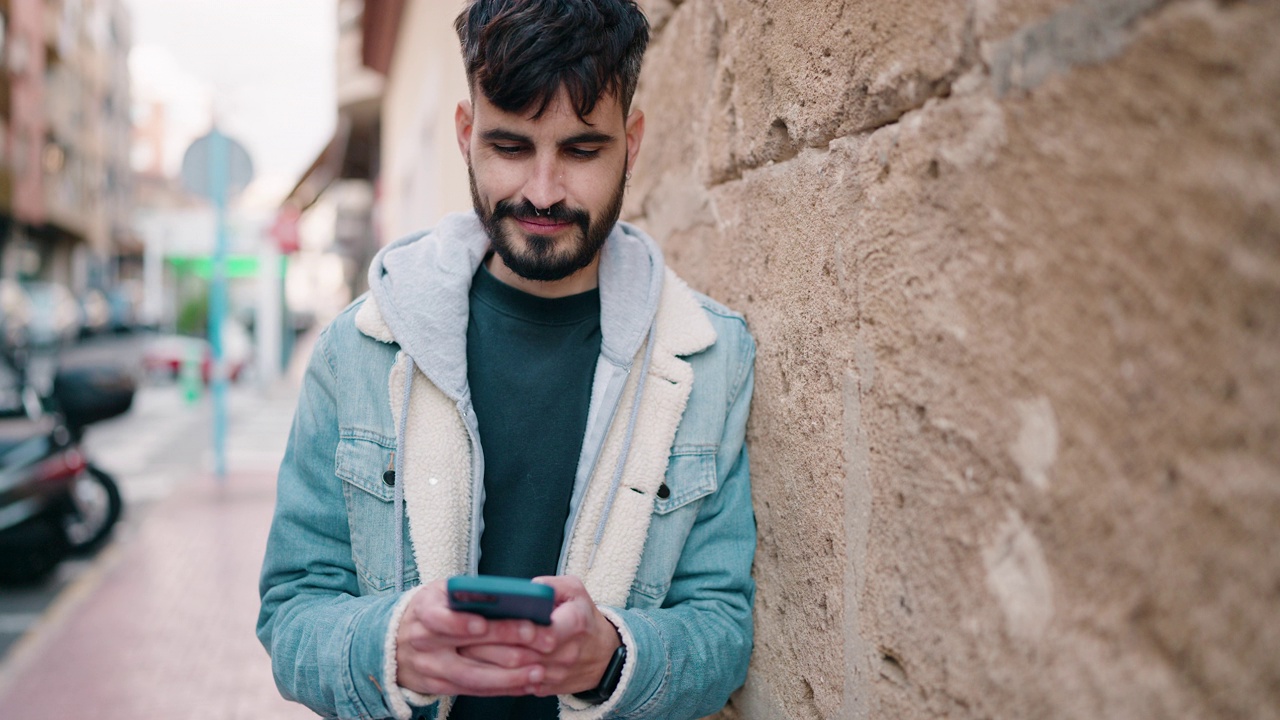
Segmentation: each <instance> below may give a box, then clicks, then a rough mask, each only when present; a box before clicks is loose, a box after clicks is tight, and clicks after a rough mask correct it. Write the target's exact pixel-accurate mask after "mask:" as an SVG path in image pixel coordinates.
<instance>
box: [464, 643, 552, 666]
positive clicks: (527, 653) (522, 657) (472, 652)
mask: <svg viewBox="0 0 1280 720" xmlns="http://www.w3.org/2000/svg"><path fill="white" fill-rule="evenodd" d="M458 654H459V655H461V656H463V657H466V658H470V659H472V660H477V661H479V662H485V663H489V664H491V665H497V666H498V667H504V668H510V669H515V668H520V667H525V666H529V665H536V664H539V663H542V662H544V661H545V660H546V656H545V655H543V654H542V653H540V652H538V651H537V650H533V649H531V648H528V647H523V646H519V645H468V646H467V647H463V648H458Z"/></svg>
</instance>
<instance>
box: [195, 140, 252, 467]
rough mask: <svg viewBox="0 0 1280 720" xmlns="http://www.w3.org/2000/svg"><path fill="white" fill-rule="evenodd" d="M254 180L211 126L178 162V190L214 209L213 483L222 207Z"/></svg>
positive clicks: (218, 437)
mask: <svg viewBox="0 0 1280 720" xmlns="http://www.w3.org/2000/svg"><path fill="white" fill-rule="evenodd" d="M252 179H253V161H252V160H251V159H250V158H249V152H248V151H247V150H245V149H244V146H243V145H241V144H240V143H238V142H236V141H235V140H232V139H231V138H229V137H227V136H226V135H224V134H223V133H222V132H221V131H219V130H218V127H217V125H216V124H215V125H214V126H213V129H211V130H210V131H209V132H208V134H206V135H204V136H203V137H199V138H196V140H195V141H194V142H192V143H191V146H190V147H188V148H187V152H186V153H185V154H184V155H183V156H182V184H183V185H184V186H185V187H186V188H187V190H190V191H191V192H193V193H195V194H196V195H199V196H201V197H204V198H205V199H207V200H208V201H209V202H210V203H212V205H213V211H214V216H215V218H216V222H217V234H216V240H215V242H214V250H213V272H212V282H211V283H210V284H209V345H210V347H211V349H212V350H213V372H212V386H213V458H214V473H215V474H216V475H217V477H218V480H219V481H222V480H225V478H226V476H227V448H226V444H227V367H226V362H225V361H224V359H223V348H222V322H223V319H224V318H225V317H226V314H227V203H228V201H229V200H230V199H231V198H232V197H234V196H235V195H237V194H238V193H239V192H240V191H241V190H244V189H245V187H246V186H247V185H248V184H249V182H250V181H251V180H252Z"/></svg>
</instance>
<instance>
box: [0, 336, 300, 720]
mask: <svg viewBox="0 0 1280 720" xmlns="http://www.w3.org/2000/svg"><path fill="white" fill-rule="evenodd" d="M308 349H309V348H304V351H303V352H300V353H299V355H300V356H301V357H300V358H299V360H300V361H305V358H306V355H307V352H305V350H308ZM299 375H300V373H299V372H298V371H297V370H295V371H294V372H293V373H291V376H290V377H289V378H288V379H287V380H286V381H285V382H284V383H282V384H281V386H280V387H276V388H271V389H268V390H267V391H266V392H258V391H254V390H252V389H250V388H241V389H240V390H239V391H238V392H237V393H236V394H234V395H233V397H232V399H231V400H232V401H231V408H230V410H231V424H230V428H229V434H228V438H227V442H228V467H229V468H230V473H229V475H228V477H227V478H226V481H225V482H224V483H221V484H219V483H218V482H217V481H216V480H215V479H214V478H213V477H211V476H210V475H209V474H208V472H207V469H201V466H202V465H207V458H205V459H204V460H205V461H204V462H202V460H201V459H200V458H194V457H193V458H191V459H190V463H189V464H187V465H186V466H185V467H186V468H187V469H186V470H185V471H178V470H177V468H179V467H182V466H180V465H173V464H168V465H160V466H158V467H164V468H165V469H166V470H167V471H168V472H178V474H179V475H180V477H178V478H176V480H175V482H174V483H173V490H172V492H171V493H170V494H168V495H167V496H166V497H164V498H163V499H162V500H159V501H158V502H156V503H155V504H154V506H152V507H151V508H150V509H149V510H148V511H147V512H146V514H145V515H144V516H143V517H142V519H141V521H140V524H139V526H138V527H137V528H136V531H134V532H131V533H121V534H119V535H122V536H121V537H117V540H116V541H115V542H114V543H113V544H112V545H110V546H108V547H107V548H106V549H105V550H104V551H103V552H102V553H101V554H99V556H98V557H97V558H96V559H95V561H94V564H93V566H92V568H91V569H90V570H89V571H88V572H86V573H84V574H83V575H82V576H81V577H79V578H78V579H77V580H76V581H75V582H74V583H73V584H72V585H71V586H70V587H69V588H68V589H66V590H65V591H63V593H62V595H61V596H59V598H58V599H57V601H55V603H54V605H53V606H52V607H51V608H50V609H49V610H48V611H47V612H46V613H45V614H44V616H43V617H42V618H41V620H40V621H39V622H38V623H37V625H36V626H35V627H34V628H33V629H32V630H31V631H29V632H28V633H27V635H26V636H24V637H23V639H22V640H20V641H19V643H18V644H17V645H16V646H15V647H14V649H13V651H12V652H11V653H10V654H9V655H8V657H7V658H6V659H5V661H4V663H3V665H0V720H63V719H66V720H250V719H252V720H301V719H302V718H313V717H315V715H314V714H313V713H311V712H310V711H309V710H307V709H306V708H304V707H303V706H301V705H297V704H294V703H290V702H288V701H286V700H284V699H283V698H281V697H280V695H279V693H278V692H277V691H276V688H275V684H274V682H273V681H272V678H271V667H270V660H269V658H268V657H267V654H266V651H264V650H263V648H262V646H261V645H260V644H259V643H258V639H257V637H256V636H255V635H254V632H253V629H254V623H255V621H256V619H257V612H258V595H257V580H258V570H259V567H260V565H261V562H262V553H263V549H264V547H265V545H266V537H267V530H268V527H269V525H270V520H271V512H272V509H273V507H274V502H275V467H276V465H278V463H279V458H280V453H281V452H282V451H283V444H284V438H285V436H286V435H287V432H288V425H289V422H288V420H289V415H290V414H291V411H292V406H293V402H294V401H293V398H294V397H295V392H296V387H297V384H298V379H299ZM201 432H202V433H203V432H205V430H201ZM195 444H196V445H199V443H198V442H197V443H195ZM181 447H182V449H179V448H178V447H175V450H176V451H177V452H187V453H190V452H191V450H190V449H189V448H188V447H187V446H186V445H183V446H181ZM197 454H199V453H197Z"/></svg>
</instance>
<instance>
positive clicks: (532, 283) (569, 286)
mask: <svg viewBox="0 0 1280 720" xmlns="http://www.w3.org/2000/svg"><path fill="white" fill-rule="evenodd" d="M485 267H487V268H488V269H489V272H490V273H492V274H493V276H494V277H495V278H497V279H499V280H501V281H502V282H503V283H505V284H507V285H510V286H511V287H513V288H515V289H517V290H520V291H523V292H527V293H529V294H530V295H535V296H537V297H541V298H561V297H568V296H570V295H577V294H578V293H584V292H586V291H588V290H594V289H595V288H596V287H597V286H598V285H599V284H600V254H599V253H596V256H595V258H593V259H592V260H591V264H590V265H587V266H586V267H584V268H582V269H581V270H578V271H577V272H575V273H574V274H572V275H570V276H569V277H565V278H560V279H559V280H530V279H528V278H525V277H521V276H519V275H517V274H516V273H515V272H514V271H512V270H511V268H509V267H507V265H506V263H504V262H502V258H501V257H500V256H499V255H498V253H493V254H491V255H490V256H489V259H488V260H487V261H486V262H485Z"/></svg>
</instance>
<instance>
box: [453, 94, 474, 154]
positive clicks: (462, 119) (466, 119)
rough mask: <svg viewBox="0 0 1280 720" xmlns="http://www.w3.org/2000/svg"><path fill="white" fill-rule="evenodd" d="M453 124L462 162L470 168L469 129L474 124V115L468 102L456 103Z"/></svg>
mask: <svg viewBox="0 0 1280 720" xmlns="http://www.w3.org/2000/svg"><path fill="white" fill-rule="evenodd" d="M453 122H454V124H455V125H456V126H457V129H458V149H459V150H461V151H462V161H463V162H465V163H466V164H467V167H471V129H472V127H473V125H474V122H475V113H474V111H473V110H472V108H471V101H470V100H461V101H459V102H458V109H457V110H455V111H454V113H453Z"/></svg>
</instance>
